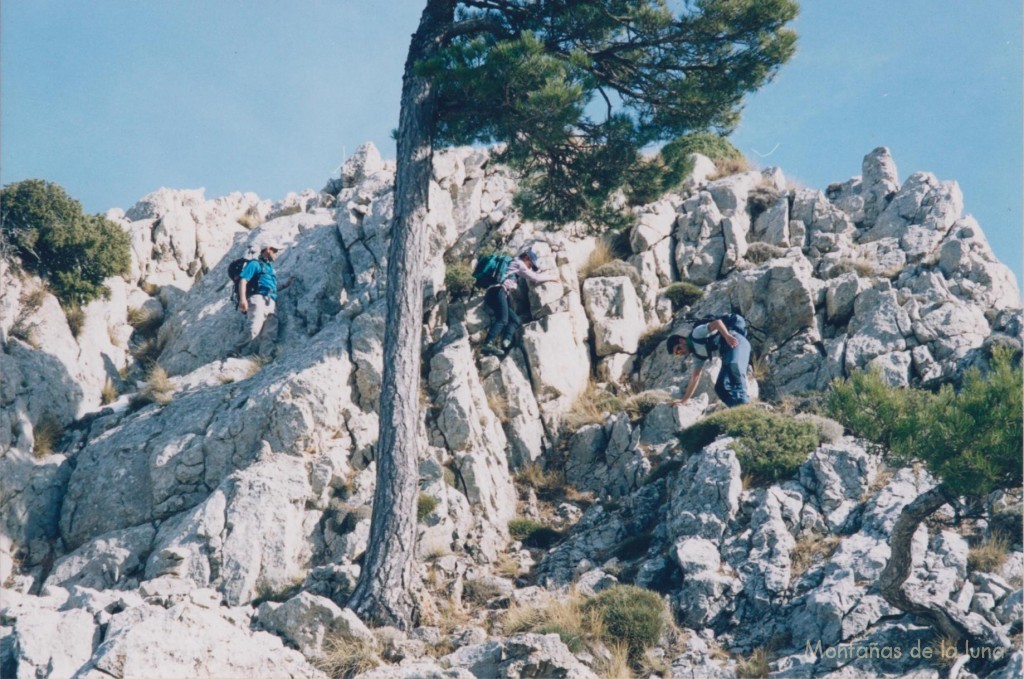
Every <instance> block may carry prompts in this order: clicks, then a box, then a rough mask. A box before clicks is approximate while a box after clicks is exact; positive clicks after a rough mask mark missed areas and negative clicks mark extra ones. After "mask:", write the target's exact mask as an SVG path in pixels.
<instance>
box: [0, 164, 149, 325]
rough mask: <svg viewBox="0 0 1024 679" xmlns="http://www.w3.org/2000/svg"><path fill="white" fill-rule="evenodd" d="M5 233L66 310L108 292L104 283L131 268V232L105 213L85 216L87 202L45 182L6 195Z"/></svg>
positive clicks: (2, 205)
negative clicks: (83, 206) (80, 200)
mask: <svg viewBox="0 0 1024 679" xmlns="http://www.w3.org/2000/svg"><path fill="white" fill-rule="evenodd" d="M0 233H2V234H3V239H4V240H5V241H7V242H9V243H11V244H12V245H13V246H14V249H15V251H16V252H17V253H18V256H19V258H20V259H21V261H22V263H23V265H24V266H25V268H26V269H28V270H29V271H31V272H32V273H35V274H37V275H39V276H40V277H42V278H43V279H44V280H46V282H47V284H48V285H49V286H50V289H51V290H52V291H53V293H54V294H55V295H56V296H57V298H58V299H59V300H60V302H61V304H62V305H64V306H66V307H73V306H77V305H81V304H85V303H86V302H89V301H91V300H93V299H96V298H98V297H101V296H103V295H105V294H107V292H108V291H107V290H106V288H105V287H104V286H103V281H104V279H106V278H108V277H110V276H115V275H119V274H120V275H124V274H127V273H128V272H129V270H130V268H131V239H130V237H129V236H128V234H127V233H125V232H124V231H123V230H122V229H121V228H120V227H119V226H118V225H117V224H114V223H113V222H111V221H110V220H108V219H107V218H105V217H103V216H101V215H84V214H82V205H81V203H79V202H78V201H77V200H75V199H74V198H71V197H70V196H69V195H68V194H67V193H66V192H65V191H64V189H63V188H61V187H60V186H59V185H58V184H54V183H51V182H46V181H43V180H41V179H26V180H25V181H22V182H17V183H15V184H9V185H8V186H6V187H4V189H3V190H2V191H0Z"/></svg>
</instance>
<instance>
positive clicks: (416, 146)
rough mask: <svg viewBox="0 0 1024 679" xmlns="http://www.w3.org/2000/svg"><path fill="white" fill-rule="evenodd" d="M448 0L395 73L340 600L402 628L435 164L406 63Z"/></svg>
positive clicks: (449, 17)
mask: <svg viewBox="0 0 1024 679" xmlns="http://www.w3.org/2000/svg"><path fill="white" fill-rule="evenodd" d="M454 11H455V0H428V2H427V6H426V7H425V8H424V10H423V14H422V15H421V17H420V24H419V27H418V28H417V30H416V33H415V34H414V35H413V38H412V43H411V44H410V46H409V54H408V57H407V59H406V62H405V74H404V76H403V78H402V100H401V112H400V114H399V127H398V162H397V172H396V177H395V214H394V218H393V221H392V225H391V246H390V249H389V250H388V262H387V324H386V326H385V328H386V335H385V338H384V375H383V379H382V383H381V393H380V439H379V441H378V444H377V488H376V491H375V493H374V497H373V518H372V519H371V523H370V543H369V547H368V549H367V551H366V556H365V558H364V559H363V566H362V572H361V573H360V576H359V582H358V583H357V584H356V588H355V590H354V591H353V593H352V597H351V598H350V599H349V601H348V606H349V607H350V608H352V609H353V610H354V611H355V612H356V613H357V614H358V615H359V616H360V617H361V618H363V619H364V620H366V621H368V622H370V623H371V624H376V625H392V626H395V627H398V628H399V629H408V628H409V627H411V626H412V625H413V624H414V623H415V618H416V616H417V612H416V606H415V601H414V596H413V594H414V591H415V590H416V589H417V587H418V582H417V581H416V570H415V565H416V564H415V558H414V557H415V548H416V498H417V489H418V487H419V472H418V465H419V429H420V427H419V418H420V412H419V394H420V349H421V347H420V342H421V336H422V328H423V289H422V288H423V252H424V250H425V246H426V235H427V234H426V215H427V210H428V209H429V205H428V201H427V196H428V192H429V188H430V180H431V176H432V172H433V131H434V113H435V111H434V99H433V94H432V90H431V85H430V81H429V80H426V79H424V78H422V77H419V76H417V75H416V74H415V73H414V66H415V64H416V63H417V62H419V61H421V60H422V59H424V58H425V57H428V56H430V55H431V54H432V53H433V52H434V51H435V50H436V49H437V44H438V38H439V36H440V35H441V34H442V33H443V31H444V30H445V29H446V28H447V27H448V26H450V25H451V23H452V21H453V20H454Z"/></svg>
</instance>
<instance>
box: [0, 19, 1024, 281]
mask: <svg viewBox="0 0 1024 679" xmlns="http://www.w3.org/2000/svg"><path fill="white" fill-rule="evenodd" d="M801 4H802V8H801V15H800V17H799V19H798V20H797V22H796V25H795V28H796V30H797V32H798V33H799V35H800V40H799V45H798V52H797V55H796V56H795V57H794V58H793V60H791V61H790V63H788V64H787V65H786V66H784V67H783V68H782V70H781V71H780V73H779V76H778V77H777V78H776V80H775V81H774V82H773V83H772V84H770V85H769V86H768V87H766V88H764V89H763V90H761V91H760V92H758V93H756V94H755V95H753V96H751V97H749V99H748V101H747V105H746V108H745V111H744V117H743V122H742V123H741V124H740V126H739V128H738V129H737V131H736V132H735V134H734V135H733V137H732V140H733V142H734V143H735V144H736V145H737V146H738V147H739V148H740V149H741V150H742V151H743V152H744V153H745V154H746V155H747V156H748V157H750V158H751V159H752V160H755V161H757V162H758V163H760V164H761V165H764V166H768V165H778V166H781V167H782V168H783V170H784V171H785V172H786V174H787V175H789V176H790V177H793V178H795V179H797V180H798V181H800V182H801V183H803V184H805V185H807V186H812V187H816V188H821V189H824V188H825V187H826V186H827V185H828V184H829V183H831V182H834V181H842V180H845V179H847V178H849V177H850V176H852V175H856V174H860V162H861V159H862V157H863V156H864V155H865V154H866V153H867V152H869V151H870V150H871V149H873V148H875V147H876V146H881V145H884V146H888V147H890V148H891V149H892V151H893V155H894V157H895V159H896V164H897V166H898V167H899V173H900V179H901V180H903V179H905V178H906V177H907V176H909V175H910V174H911V173H912V172H915V171H919V170H927V171H931V172H934V173H935V174H936V175H938V176H939V178H941V179H956V180H957V181H959V182H960V185H961V187H962V188H963V191H964V196H965V202H966V211H967V212H970V213H972V214H974V215H975V217H977V218H978V220H979V222H980V223H981V225H982V227H983V229H984V230H985V232H986V234H987V235H988V237H989V240H990V242H991V243H992V246H993V248H994V249H995V251H996V253H997V255H998V256H999V257H1000V258H1001V259H1002V260H1003V261H1004V262H1006V263H1007V264H1008V265H1010V266H1011V268H1013V270H1014V271H1015V272H1016V273H1017V276H1018V279H1019V278H1020V275H1021V260H1022V250H1021V240H1022V237H1021V231H1022V229H1021V195H1022V192H1021V189H1022V163H1024V161H1022V152H1021V148H1022V133H1021V124H1022V108H1021V107H1022V102H1021V96H1022V95H1021V81H1022V69H1021V54H1022V45H1021V25H1022V17H1021V12H1022V10H1021V4H1020V3H1019V2H1018V1H1017V0H970V1H968V0H898V1H897V2H893V1H892V0H885V1H883V0H857V1H856V2H833V1H832V0H805V2H803V3H801ZM422 5H423V0H386V1H381V0H303V1H299V2H289V3H282V2H277V1H271V0H246V1H244V2H243V1H241V0H202V1H200V0H175V1H173V2H166V1H157V0H147V1H139V2H130V1H129V0H90V1H89V2H81V1H80V0H4V2H3V3H2V5H0V84H2V90H0V97H2V101H0V182H2V183H3V184H7V183H10V182H12V181H18V180H21V179H25V178H29V177H41V178H44V179H47V180H50V181H56V182H58V183H60V184H61V185H63V186H64V187H65V188H66V189H67V190H68V191H69V193H71V195H73V196H74V197H76V198H78V199H79V200H81V201H82V203H83V205H84V207H85V209H86V210H87V211H90V212H102V211H105V210H107V209H108V208H110V207H124V208H127V207H129V206H131V205H132V204H133V203H134V202H135V201H136V200H138V199H139V198H140V197H142V196H143V195H145V194H146V193H149V192H151V191H154V190H156V189H157V188H159V187H161V186H169V187H174V188H196V187H205V188H206V195H207V196H208V197H215V196H218V195H223V194H226V193H229V192H231V191H255V192H256V193H258V194H260V196H261V197H265V198H273V199H276V198H281V197H283V196H284V195H285V194H286V193H287V192H288V191H296V190H301V189H303V188H306V187H312V188H316V189H319V188H321V187H322V186H323V184H324V182H325V180H326V179H327V178H328V177H329V176H331V174H332V173H333V172H334V171H335V169H336V168H337V167H338V165H339V164H340V163H341V161H342V160H343V159H344V157H345V155H346V154H347V153H351V152H352V150H353V149H355V147H356V146H358V145H359V144H360V143H362V142H363V141H373V142H374V143H376V144H377V145H378V146H379V147H380V148H381V151H382V152H383V153H384V154H385V155H386V156H392V157H393V155H394V144H393V142H392V141H391V139H390V131H391V129H392V128H394V127H395V126H396V125H397V121H398V100H399V88H400V85H401V72H402V67H403V64H404V61H405V53H406V48H407V47H408V40H409V36H410V35H411V33H412V31H413V30H414V29H415V26H416V21H417V19H418V15H419V11H420V10H421V8H422Z"/></svg>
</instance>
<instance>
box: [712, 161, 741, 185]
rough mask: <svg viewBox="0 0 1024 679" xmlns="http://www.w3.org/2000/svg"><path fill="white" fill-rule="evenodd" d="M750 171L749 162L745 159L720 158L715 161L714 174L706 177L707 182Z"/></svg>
mask: <svg viewBox="0 0 1024 679" xmlns="http://www.w3.org/2000/svg"><path fill="white" fill-rule="evenodd" d="M749 169H750V161H748V160H747V159H746V158H742V157H741V158H720V159H718V160H716V161H715V173H714V174H712V175H711V176H710V177H708V181H709V182H713V181H715V180H716V179H722V178H723V177H730V176H732V175H734V174H739V173H740V172H746V171H747V170H749Z"/></svg>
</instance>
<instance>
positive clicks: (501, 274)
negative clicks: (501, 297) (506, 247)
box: [473, 252, 513, 288]
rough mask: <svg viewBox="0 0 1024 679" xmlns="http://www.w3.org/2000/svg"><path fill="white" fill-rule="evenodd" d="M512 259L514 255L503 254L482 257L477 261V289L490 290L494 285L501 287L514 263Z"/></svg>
mask: <svg viewBox="0 0 1024 679" xmlns="http://www.w3.org/2000/svg"><path fill="white" fill-rule="evenodd" d="M512 259H513V257H512V255H508V254H505V253H502V252H492V253H490V254H486V255H480V257H478V258H477V260H476V267H474V269H473V279H474V281H475V284H476V287H478V288H489V287H491V286H493V285H501V283H502V282H503V281H504V280H505V277H506V275H507V274H508V266H509V264H511V263H512Z"/></svg>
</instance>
